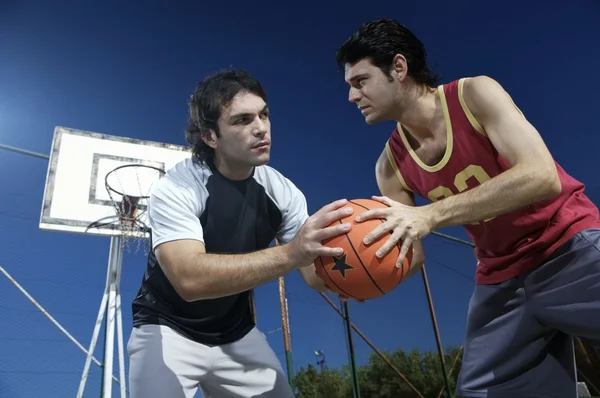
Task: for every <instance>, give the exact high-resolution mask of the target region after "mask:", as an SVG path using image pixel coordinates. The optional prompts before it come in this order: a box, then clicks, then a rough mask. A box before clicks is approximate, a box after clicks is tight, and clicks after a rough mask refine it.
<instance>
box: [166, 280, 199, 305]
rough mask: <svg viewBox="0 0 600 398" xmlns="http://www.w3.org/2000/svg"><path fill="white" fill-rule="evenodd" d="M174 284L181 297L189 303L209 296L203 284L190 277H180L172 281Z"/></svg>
mask: <svg viewBox="0 0 600 398" xmlns="http://www.w3.org/2000/svg"><path fill="white" fill-rule="evenodd" d="M172 285H173V288H174V289H175V291H176V292H177V294H178V295H179V297H181V299H182V300H183V301H186V302H188V303H191V302H192V301H197V300H202V299H204V298H206V297H205V296H207V290H206V289H205V288H204V287H203V286H202V285H199V284H198V283H195V282H193V281H191V280H190V279H188V278H185V279H184V278H178V279H176V280H174V281H173V282H172Z"/></svg>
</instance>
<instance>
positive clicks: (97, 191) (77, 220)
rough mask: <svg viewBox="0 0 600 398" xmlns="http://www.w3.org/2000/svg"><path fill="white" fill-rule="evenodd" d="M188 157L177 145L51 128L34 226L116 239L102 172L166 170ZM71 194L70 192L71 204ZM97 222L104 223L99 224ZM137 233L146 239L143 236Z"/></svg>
mask: <svg viewBox="0 0 600 398" xmlns="http://www.w3.org/2000/svg"><path fill="white" fill-rule="evenodd" d="M190 156H191V150H190V148H189V147H185V146H181V145H174V144H168V143H161V142H156V141H148V140H139V139H134V138H129V137H120V136H114V135H108V134H102V133H96V132H91V131H86V130H79V129H74V128H69V127H63V126H57V127H56V128H55V129H54V137H53V139H52V147H51V152H50V160H49V162H48V170H47V174H46V182H45V187H44V195H43V199H42V209H41V214H40V222H39V228H40V229H42V230H48V231H60V232H71V233H77V234H89V235H104V236H117V235H122V231H121V230H120V228H119V226H118V224H119V222H118V219H119V218H118V215H117V213H116V211H115V207H114V204H113V203H112V201H111V200H110V195H108V192H104V191H105V190H106V188H105V181H104V179H105V176H106V174H107V173H108V172H110V171H111V170H112V169H114V168H115V167H118V166H121V165H125V164H143V165H148V166H153V167H156V168H159V169H161V170H163V171H164V172H167V171H168V170H169V169H170V168H171V167H173V166H174V165H175V164H177V163H179V162H180V161H182V160H184V159H186V158H189V157H190ZM88 171H89V172H88ZM69 180H72V181H69ZM71 191H72V192H76V195H74V196H73V199H72V202H70V201H71ZM86 201H87V202H86ZM82 202H83V203H82ZM145 210H146V204H145V200H142V201H140V203H138V211H141V212H145ZM92 214H94V216H92ZM103 219H104V220H106V221H109V223H108V224H107V223H106V222H102V220H103ZM143 221H144V222H145V220H143ZM98 222H100V223H99V224H98V225H95V226H93V227H91V228H90V225H93V224H95V223H98ZM142 235H143V237H145V238H148V237H149V234H147V233H142Z"/></svg>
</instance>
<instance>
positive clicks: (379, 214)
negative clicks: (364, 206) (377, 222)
mask: <svg viewBox="0 0 600 398" xmlns="http://www.w3.org/2000/svg"><path fill="white" fill-rule="evenodd" d="M387 214H388V209H387V208H384V209H370V210H367V211H365V212H362V213H360V214H358V215H357V216H356V217H354V220H355V221H356V222H363V221H366V220H372V219H374V218H386V217H387Z"/></svg>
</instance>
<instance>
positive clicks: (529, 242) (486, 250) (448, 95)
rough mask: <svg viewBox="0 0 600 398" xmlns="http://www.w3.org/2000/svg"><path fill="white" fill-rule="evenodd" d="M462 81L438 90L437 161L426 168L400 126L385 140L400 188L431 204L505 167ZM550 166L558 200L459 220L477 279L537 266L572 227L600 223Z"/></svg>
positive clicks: (577, 185) (576, 188)
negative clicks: (442, 128)
mask: <svg viewBox="0 0 600 398" xmlns="http://www.w3.org/2000/svg"><path fill="white" fill-rule="evenodd" d="M464 81H465V79H464V78H463V79H460V80H456V81H453V82H451V83H449V84H445V85H441V86H439V87H438V93H439V96H440V100H441V103H442V108H443V111H444V118H445V121H446V133H447V144H446V151H445V154H444V156H443V158H442V160H441V161H439V162H438V163H437V164H436V165H433V166H428V165H426V164H425V163H423V162H422V161H421V160H420V159H419V158H418V157H417V155H416V154H415V152H414V151H413V150H412V148H411V146H410V144H409V143H408V141H407V138H406V135H405V134H404V131H403V129H402V128H401V127H400V126H397V127H396V128H395V129H394V131H393V133H392V136H391V138H390V139H389V140H388V142H387V143H386V151H387V155H388V159H389V161H390V162H391V164H392V166H393V167H394V170H395V172H396V175H397V177H398V179H399V180H400V183H401V184H402V185H403V187H404V188H405V189H407V190H409V191H412V192H414V193H415V194H417V195H419V196H421V197H423V198H427V199H430V200H431V201H438V200H440V199H443V198H445V197H448V196H451V195H457V194H459V193H461V192H465V191H467V190H469V189H472V188H474V187H476V186H477V185H479V184H482V183H484V182H485V181H487V180H489V179H490V178H493V177H495V176H497V175H498V174H500V173H502V172H503V171H505V170H507V169H509V168H510V167H511V166H510V164H509V163H508V162H507V161H506V160H505V159H503V158H502V156H501V155H500V154H499V153H498V151H496V149H495V148H494V146H493V145H492V143H491V142H490V140H489V139H488V137H487V136H486V132H485V130H484V129H483V127H482V126H481V125H480V124H479V123H478V122H477V120H476V119H475V117H473V115H472V113H471V112H470V111H469V109H468V107H467V106H466V104H465V102H464V100H463V96H462V88H463V84H464ZM556 168H557V170H558V175H559V178H560V181H561V183H562V192H561V194H560V195H559V196H558V197H556V198H554V199H551V200H545V201H541V202H538V203H534V204H531V205H529V206H526V207H523V208H521V209H518V210H515V211H512V212H510V213H506V214H504V215H500V216H497V217H494V218H492V219H489V220H485V221H481V222H477V223H474V224H469V225H465V228H466V231H467V233H468V234H469V236H470V237H471V239H472V241H473V243H474V244H475V245H476V247H477V249H476V255H477V259H478V260H479V265H478V267H477V276H476V282H477V283H479V284H493V283H499V282H502V281H505V280H508V279H511V278H514V277H516V276H518V275H520V274H522V273H524V272H527V271H529V270H531V269H532V268H535V267H537V266H538V265H540V264H541V263H542V262H543V261H544V259H545V258H546V257H547V256H548V255H549V254H550V253H552V252H553V251H554V250H556V249H557V248H558V247H559V246H560V245H562V244H563V243H564V242H566V241H567V240H568V239H570V238H571V237H572V236H573V235H574V234H575V233H577V232H578V231H581V230H583V229H586V228H590V227H600V214H599V212H598V209H597V207H596V206H595V205H594V204H593V203H592V202H591V200H590V199H589V198H587V196H586V195H585V194H584V184H583V183H581V182H579V181H577V180H576V179H574V178H573V177H571V176H570V175H569V174H567V173H566V172H565V171H564V170H563V169H562V167H561V166H560V165H559V164H556Z"/></svg>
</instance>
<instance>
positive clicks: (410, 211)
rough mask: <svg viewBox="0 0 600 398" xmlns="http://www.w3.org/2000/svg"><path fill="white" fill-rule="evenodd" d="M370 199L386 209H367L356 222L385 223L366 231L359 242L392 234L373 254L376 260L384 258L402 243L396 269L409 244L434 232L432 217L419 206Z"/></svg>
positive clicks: (380, 198)
mask: <svg viewBox="0 0 600 398" xmlns="http://www.w3.org/2000/svg"><path fill="white" fill-rule="evenodd" d="M373 199H374V200H376V201H378V202H381V203H383V204H385V205H386V206H388V207H385V208H377V209H370V210H367V211H365V212H363V213H360V214H358V215H357V216H356V218H355V220H356V222H363V221H366V220H371V219H384V220H386V221H385V222H383V223H381V225H378V226H377V227H375V228H374V229H373V230H372V231H371V232H369V233H368V234H367V235H366V236H365V238H364V240H363V242H364V243H365V244H366V245H368V244H370V243H371V242H373V241H375V240H377V239H378V238H380V237H381V236H383V235H385V234H389V233H390V232H391V233H392V234H391V236H390V237H389V239H388V240H387V242H385V243H384V244H383V245H382V246H381V248H380V249H379V250H378V251H377V253H376V255H377V257H379V258H382V257H384V256H385V255H387V254H388V253H389V252H390V250H392V248H393V247H394V246H396V245H397V244H398V241H400V240H402V246H401V247H400V255H399V256H398V261H397V262H396V267H401V266H402V263H403V262H404V259H405V258H406V255H407V253H408V250H409V249H410V247H411V246H412V244H413V243H414V242H415V241H417V240H420V239H423V238H424V237H425V236H427V235H428V234H430V233H431V231H433V229H434V220H433V217H432V216H431V215H430V214H428V212H427V211H426V210H424V208H422V207H417V206H406V205H404V204H402V203H398V202H396V201H393V200H391V199H390V198H388V197H386V196H373Z"/></svg>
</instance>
